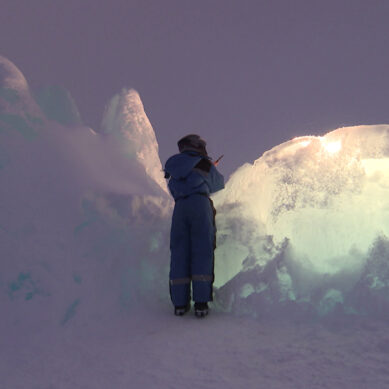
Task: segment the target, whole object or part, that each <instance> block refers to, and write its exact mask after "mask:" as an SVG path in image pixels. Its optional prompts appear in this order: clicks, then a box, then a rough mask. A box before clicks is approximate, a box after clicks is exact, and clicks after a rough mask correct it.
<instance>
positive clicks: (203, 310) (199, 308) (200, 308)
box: [194, 303, 208, 318]
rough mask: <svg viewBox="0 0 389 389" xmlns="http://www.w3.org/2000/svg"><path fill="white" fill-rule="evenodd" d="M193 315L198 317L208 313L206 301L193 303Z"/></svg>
mask: <svg viewBox="0 0 389 389" xmlns="http://www.w3.org/2000/svg"><path fill="white" fill-rule="evenodd" d="M194 309H195V315H196V316H197V317H199V318H201V317H205V316H207V315H208V303H195V305H194Z"/></svg>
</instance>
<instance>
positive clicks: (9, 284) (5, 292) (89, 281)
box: [0, 58, 172, 332]
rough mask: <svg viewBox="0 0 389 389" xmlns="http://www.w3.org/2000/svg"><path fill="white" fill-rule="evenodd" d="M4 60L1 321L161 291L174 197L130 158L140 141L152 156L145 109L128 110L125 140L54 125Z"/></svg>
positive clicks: (71, 318)
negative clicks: (129, 128) (132, 130)
mask: <svg viewBox="0 0 389 389" xmlns="http://www.w3.org/2000/svg"><path fill="white" fill-rule="evenodd" d="M0 65H1V67H0V214H1V218H0V305H1V306H2V320H1V321H0V331H2V330H5V329H4V327H5V328H6V329H7V331H8V332H9V331H10V329H12V328H21V327H22V328H24V329H25V330H26V331H27V330H28V331H35V330H38V329H42V328H45V327H46V325H54V326H58V327H62V326H68V325H72V323H92V322H94V321H96V320H108V321H109V320H112V318H113V317H114V316H115V315H116V317H117V316H118V315H119V314H120V312H121V311H127V310H131V311H132V310H134V309H136V307H137V306H138V304H139V302H140V301H142V302H143V303H144V304H146V303H147V301H159V300H161V299H162V300H165V301H166V300H167V299H168V296H167V293H166V291H167V285H166V282H163V284H162V283H161V284H160V283H159V280H160V279H163V280H164V281H165V280H166V278H167V266H168V256H169V254H168V242H167V241H166V239H165V237H166V236H167V235H168V228H169V226H168V215H169V214H170V211H171V207H172V202H171V200H170V198H169V197H168V194H167V193H166V191H165V190H164V189H163V188H162V187H161V185H160V182H157V181H158V180H157V179H154V177H153V176H152V175H150V174H149V172H148V171H147V170H146V168H145V163H144V159H143V158H142V155H139V156H138V155H137V154H135V155H134V156H133V157H132V158H131V159H129V158H128V150H139V147H143V149H144V150H151V151H152V152H153V153H154V154H152V155H151V156H150V158H151V159H152V160H153V161H154V159H155V158H158V154H157V148H156V147H155V145H156V140H155V134H154V132H152V133H151V131H152V129H151V130H150V127H148V126H147V117H146V114H145V113H144V112H143V113H142V112H139V111H137V112H136V113H134V117H135V118H134V117H131V112H128V113H127V116H126V120H127V121H131V120H136V122H137V127H136V130H137V138H136V139H132V138H129V139H127V141H126V142H123V141H121V140H120V139H118V138H117V137H116V135H115V134H114V133H107V134H99V133H96V132H95V131H93V130H92V129H90V128H87V127H84V126H80V125H79V126H77V125H74V123H73V124H72V125H68V126H66V125H60V124H59V121H58V120H57V119H58V118H57V117H51V116H50V115H49V117H47V116H45V115H44V114H43V113H42V111H41V110H40V108H39V107H38V105H37V104H36V103H35V101H34V98H33V97H32V96H33V94H32V93H31V92H30V89H29V86H28V84H27V81H26V80H25V78H24V77H23V75H22V73H21V72H20V71H19V70H18V69H17V68H16V66H15V65H13V64H12V63H11V62H9V61H8V60H6V59H3V58H1V61H0ZM132 93H133V94H134V93H135V92H132ZM62 95H63V94H62ZM65 97H66V96H65ZM55 101H58V104H59V105H60V106H63V104H62V103H63V101H64V100H63V99H61V98H60V99H57V100H56V99H54V100H53V101H52V102H51V103H50V104H54V103H55ZM139 101H140V99H139V97H138V101H137V104H138V106H139ZM65 102H66V99H65ZM127 107H128V108H129V110H130V108H131V102H129V103H128V104H127ZM49 108H50V110H54V111H55V112H58V109H59V108H60V107H53V106H50V107H49ZM50 110H49V111H50ZM45 112H47V110H45ZM50 112H52V111H50ZM118 115H120V113H118ZM142 115H143V116H142ZM131 118H132V119H131ZM116 120H117V121H120V120H119V118H116ZM64 123H65V122H64ZM142 123H144V126H142ZM142 131H143V132H144V137H142ZM153 136H154V138H153ZM153 158H154V159H153ZM154 162H155V161H154ZM155 164H156V165H157V166H156V169H158V166H159V169H160V170H161V163H160V161H159V159H158V161H157V163H155ZM159 174H160V175H161V177H162V176H163V174H162V172H161V171H159ZM156 178H157V177H156ZM161 296H162V297H161Z"/></svg>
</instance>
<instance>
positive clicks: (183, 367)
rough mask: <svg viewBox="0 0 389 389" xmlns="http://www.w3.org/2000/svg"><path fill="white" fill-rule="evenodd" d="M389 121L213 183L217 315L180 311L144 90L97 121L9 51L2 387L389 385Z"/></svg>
mask: <svg viewBox="0 0 389 389" xmlns="http://www.w3.org/2000/svg"><path fill="white" fill-rule="evenodd" d="M388 135H389V126H387V125H377V126H358V127H352V128H343V129H338V130H336V131H333V132H330V133H329V134H327V135H325V136H323V137H310V136H307V137H303V138H296V139H293V140H291V141H290V142H287V143H285V144H282V145H279V146H277V147H275V148H274V149H272V150H270V151H268V152H267V153H265V154H264V155H263V156H262V157H260V158H259V159H258V160H257V161H255V162H254V163H253V164H246V165H244V166H242V167H240V168H239V169H238V170H237V171H236V172H235V173H234V174H233V176H232V177H231V178H230V180H229V181H228V182H227V185H226V189H225V190H224V191H222V192H220V193H219V194H217V195H216V196H215V197H214V202H215V204H216V207H217V209H218V214H217V227H218V237H217V244H218V248H217V250H216V263H215V271H216V282H215V286H216V287H217V288H216V290H215V302H214V304H213V305H212V309H211V313H210V315H209V317H207V318H205V319H201V320H199V319H196V318H195V317H194V315H193V312H191V313H189V314H187V315H186V316H184V317H175V316H174V315H173V312H172V307H171V305H170V302H169V296H168V285H167V274H168V266H169V226H170V216H171V211H172V207H173V203H172V200H171V199H170V197H169V194H168V193H167V189H166V184H165V182H164V180H163V179H162V176H163V173H162V164H161V161H160V160H159V156H158V144H157V141H156V138H155V133H154V130H153V128H152V126H151V124H150V122H149V120H148V118H147V116H146V113H145V112H144V108H143V105H142V102H141V100H140V97H139V95H138V93H137V92H135V91H134V90H127V89H123V90H122V91H121V92H120V93H119V94H118V95H116V96H114V97H113V98H112V100H111V101H110V103H109V105H108V106H107V109H106V112H105V114H104V118H103V124H102V129H101V131H99V132H96V131H94V130H93V129H90V128H87V127H85V126H83V125H82V123H81V116H80V114H79V112H78V110H77V107H76V104H75V102H74V101H73V99H72V98H71V96H70V94H69V93H68V92H67V91H65V90H63V89H61V88H57V87H50V88H48V89H46V90H44V91H41V92H39V93H38V92H37V93H32V92H31V91H30V89H29V86H28V83H27V81H26V80H25V78H24V76H23V74H22V73H21V72H20V71H19V70H18V69H17V68H16V66H15V65H14V64H12V63H11V62H9V61H8V60H7V59H5V58H3V57H0V215H1V217H0V307H1V312H2V313H1V320H0V334H1V337H0V389H18V388H23V389H25V388H26V389H27V388H28V389H30V388H32V389H60V388H64V389H65V388H66V389H73V388H85V389H102V388H104V389H105V388H118V389H120V388H140V387H151V388H156V387H158V388H160V387H161V388H192V387H198V388H240V387H242V388H266V389H267V388H270V389H272V388H276V389H277V388H282V389H284V388H286V389H287V388H299V389H300V388H309V389H311V388H367V389H371V388H374V389H376V388H378V389H381V388H388V387H389V368H388V362H389V330H388V329H387V321H388V318H389V240H388V236H389V223H388V220H389V218H388V216H389V215H387V213H388V210H389V196H388V194H389V193H388V191H389V174H388V170H387V167H388V166H389V165H388V160H389V136H388ZM172 142H173V141H172Z"/></svg>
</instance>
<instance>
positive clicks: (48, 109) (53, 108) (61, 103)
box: [35, 85, 82, 126]
mask: <svg viewBox="0 0 389 389" xmlns="http://www.w3.org/2000/svg"><path fill="white" fill-rule="evenodd" d="M35 96H36V97H35V99H36V101H37V103H38V105H39V106H40V108H41V109H42V111H43V112H44V114H45V115H46V117H47V118H48V119H50V120H55V121H56V122H58V123H60V124H62V125H65V126H71V125H80V124H81V123H82V120H81V115H80V113H79V111H78V108H77V105H76V102H75V101H74V99H73V97H72V96H71V94H70V92H69V91H68V90H66V89H65V88H64V87H61V86H58V85H50V86H47V87H44V88H41V89H40V90H38V91H37V92H36V93H35Z"/></svg>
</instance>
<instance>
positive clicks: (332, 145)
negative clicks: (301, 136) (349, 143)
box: [322, 140, 342, 154]
mask: <svg viewBox="0 0 389 389" xmlns="http://www.w3.org/2000/svg"><path fill="white" fill-rule="evenodd" d="M322 144H323V147H324V148H325V149H326V151H327V152H329V153H331V154H335V153H337V152H338V151H340V149H341V148H342V142H341V141H340V140H338V141H335V142H326V141H325V140H322Z"/></svg>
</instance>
